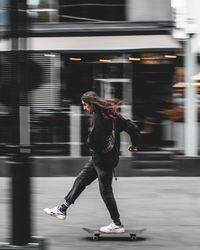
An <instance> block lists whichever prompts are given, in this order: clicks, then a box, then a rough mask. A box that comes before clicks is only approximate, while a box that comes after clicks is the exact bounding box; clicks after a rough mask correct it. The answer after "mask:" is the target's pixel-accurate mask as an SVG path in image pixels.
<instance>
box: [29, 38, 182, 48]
mask: <svg viewBox="0 0 200 250" xmlns="http://www.w3.org/2000/svg"><path fill="white" fill-rule="evenodd" d="M180 48H181V45H180V44H179V43H178V42H177V41H176V40H175V39H174V38H173V37H172V36H171V35H130V36H88V37H83V36H81V37H31V38H28V49H30V50H67V51H137V50H147V49H150V50H151V49H153V50H154V49H155V50H157V49H159V50H165V49H166V50H178V49H180Z"/></svg>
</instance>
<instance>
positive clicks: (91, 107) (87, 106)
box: [82, 101, 94, 114]
mask: <svg viewBox="0 0 200 250" xmlns="http://www.w3.org/2000/svg"><path fill="white" fill-rule="evenodd" d="M82 104H83V109H84V110H86V111H87V112H88V113H90V114H91V113H92V112H93V111H94V105H92V104H88V103H86V102H84V101H82Z"/></svg>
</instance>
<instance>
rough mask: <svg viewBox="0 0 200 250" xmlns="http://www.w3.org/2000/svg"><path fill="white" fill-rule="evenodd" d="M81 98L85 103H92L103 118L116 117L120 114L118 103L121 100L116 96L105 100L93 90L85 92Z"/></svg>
mask: <svg viewBox="0 0 200 250" xmlns="http://www.w3.org/2000/svg"><path fill="white" fill-rule="evenodd" d="M81 100H82V101H84V102H85V103H88V104H93V105H94V106H95V108H96V109H97V110H99V111H100V112H101V114H102V115H103V117H104V118H105V119H111V118H116V117H118V116H119V115H120V111H119V105H120V104H121V103H122V100H119V99H116V98H114V99H109V100H106V99H103V98H101V97H100V96H98V95H97V94H96V93H95V92H94V91H87V92H85V93H84V94H83V95H82V97H81Z"/></svg>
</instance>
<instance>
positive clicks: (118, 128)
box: [87, 111, 140, 155]
mask: <svg viewBox="0 0 200 250" xmlns="http://www.w3.org/2000/svg"><path fill="white" fill-rule="evenodd" d="M112 127H113V119H105V118H103V116H102V114H101V113H100V111H96V112H94V116H93V124H92V128H91V132H90V134H89V135H88V139H87V143H88V145H89V147H90V149H92V150H93V152H94V153H96V154H101V155H106V154H108V153H102V150H103V148H104V146H105V141H106V137H107V136H108V135H109V134H110V133H111V131H112ZM114 129H115V136H116V140H115V148H114V150H116V151H117V153H118V154H119V151H120V133H121V132H122V131H125V132H127V133H128V134H129V136H130V138H131V143H132V145H133V146H137V145H139V139H140V131H139V128H138V127H137V125H136V124H135V123H134V122H133V121H131V120H128V119H125V118H123V117H122V116H119V117H118V118H115V119H114Z"/></svg>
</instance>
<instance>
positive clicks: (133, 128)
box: [119, 116, 140, 146]
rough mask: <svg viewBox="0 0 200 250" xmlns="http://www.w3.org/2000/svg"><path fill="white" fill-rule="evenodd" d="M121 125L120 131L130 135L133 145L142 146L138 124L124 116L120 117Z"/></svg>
mask: <svg viewBox="0 0 200 250" xmlns="http://www.w3.org/2000/svg"><path fill="white" fill-rule="evenodd" d="M119 123H120V130H121V131H125V132H126V133H128V134H129V136H130V138H131V143H132V145H133V146H138V145H139V144H140V129H139V127H138V126H137V125H136V123H135V122H134V121H132V120H129V119H125V118H124V117H122V116H120V117H119Z"/></svg>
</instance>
